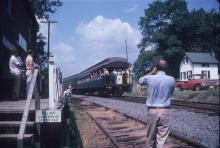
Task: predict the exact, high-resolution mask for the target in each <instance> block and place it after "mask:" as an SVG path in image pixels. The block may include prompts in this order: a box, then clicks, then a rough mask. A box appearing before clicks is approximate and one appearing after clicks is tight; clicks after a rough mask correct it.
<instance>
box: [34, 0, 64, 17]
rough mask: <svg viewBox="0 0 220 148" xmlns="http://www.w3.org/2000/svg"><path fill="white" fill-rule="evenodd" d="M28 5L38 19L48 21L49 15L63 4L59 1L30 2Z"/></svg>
mask: <svg viewBox="0 0 220 148" xmlns="http://www.w3.org/2000/svg"><path fill="white" fill-rule="evenodd" d="M30 3H31V5H32V6H33V9H34V12H35V13H36V15H37V17H38V18H40V19H43V18H45V19H49V16H50V14H51V13H55V12H56V11H57V8H58V7H60V6H62V4H63V3H62V1H61V0H30Z"/></svg>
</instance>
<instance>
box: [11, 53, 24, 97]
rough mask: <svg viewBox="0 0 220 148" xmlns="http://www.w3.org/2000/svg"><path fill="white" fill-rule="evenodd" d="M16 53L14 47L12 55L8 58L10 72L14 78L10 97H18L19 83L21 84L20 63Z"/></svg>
mask: <svg viewBox="0 0 220 148" xmlns="http://www.w3.org/2000/svg"><path fill="white" fill-rule="evenodd" d="M17 56H18V53H17V50H16V49H12V55H11V57H10V60H9V68H10V73H11V74H12V76H13V79H14V87H13V93H12V97H13V99H19V97H20V84H21V63H20V62H19V60H18V59H17Z"/></svg>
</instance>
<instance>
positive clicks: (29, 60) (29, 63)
mask: <svg viewBox="0 0 220 148" xmlns="http://www.w3.org/2000/svg"><path fill="white" fill-rule="evenodd" d="M33 73H34V60H33V52H32V50H28V55H27V57H26V94H27V96H28V92H29V89H30V85H31V80H32V76H33Z"/></svg>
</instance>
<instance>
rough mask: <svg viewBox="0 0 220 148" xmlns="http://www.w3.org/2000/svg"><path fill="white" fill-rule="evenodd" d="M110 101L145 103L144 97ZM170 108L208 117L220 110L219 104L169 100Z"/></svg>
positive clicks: (126, 97)
mask: <svg viewBox="0 0 220 148" xmlns="http://www.w3.org/2000/svg"><path fill="white" fill-rule="evenodd" d="M110 98H111V99H116V100H121V101H128V102H135V103H142V104H145V103H146V98H144V97H128V96H123V97H120V98H116V97H110ZM171 106H173V107H181V108H184V109H185V108H187V109H193V111H195V112H202V113H204V112H205V113H208V114H210V115H219V114H220V110H219V107H220V105H219V104H214V103H202V102H191V101H183V100H171Z"/></svg>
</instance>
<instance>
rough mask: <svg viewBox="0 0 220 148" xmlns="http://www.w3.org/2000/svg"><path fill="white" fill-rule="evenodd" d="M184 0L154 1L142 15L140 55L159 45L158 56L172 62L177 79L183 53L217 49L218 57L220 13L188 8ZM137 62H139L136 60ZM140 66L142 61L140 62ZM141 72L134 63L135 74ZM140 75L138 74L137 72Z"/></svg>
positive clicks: (171, 71)
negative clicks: (149, 46) (153, 45)
mask: <svg viewBox="0 0 220 148" xmlns="http://www.w3.org/2000/svg"><path fill="white" fill-rule="evenodd" d="M186 6H187V3H186V2H185V1H184V0H166V1H154V2H153V3H152V4H149V8H148V9H145V16H143V17H140V21H139V25H140V29H141V30H142V36H143V38H142V40H141V42H140V43H139V44H138V47H139V48H140V55H139V57H138V60H136V62H138V61H141V60H139V58H143V57H145V56H146V57H148V55H147V53H148V52H147V51H145V49H146V47H147V46H148V45H149V44H152V43H154V44H156V45H157V46H156V47H155V49H154V52H155V55H154V56H153V57H151V58H152V59H154V58H157V57H158V56H160V57H163V58H164V59H165V60H167V61H168V63H169V65H170V66H169V67H170V69H169V74H170V75H172V76H174V77H176V78H178V76H179V64H180V62H181V59H182V57H183V55H184V52H211V51H213V52H215V54H216V57H218V59H219V57H220V56H219V51H220V50H219V42H220V41H219V39H220V36H219V34H218V33H217V32H219V26H220V25H219V20H220V18H219V13H216V11H214V10H211V11H209V12H206V11H205V10H203V9H199V10H193V11H191V12H189V11H188V10H187V7H186ZM136 62H135V63H134V65H137V63H136ZM139 65H140V63H139ZM136 72H138V70H137V69H136V67H135V66H134V74H135V73H136ZM135 75H139V74H135Z"/></svg>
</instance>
